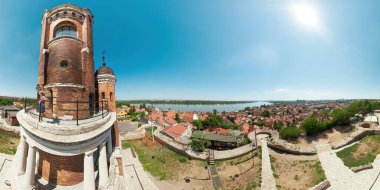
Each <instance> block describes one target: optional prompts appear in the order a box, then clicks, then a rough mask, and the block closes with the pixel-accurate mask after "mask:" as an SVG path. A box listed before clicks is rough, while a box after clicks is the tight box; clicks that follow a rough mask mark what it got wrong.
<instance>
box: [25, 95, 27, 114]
mask: <svg viewBox="0 0 380 190" xmlns="http://www.w3.org/2000/svg"><path fill="white" fill-rule="evenodd" d="M26 100H27V98H26V97H25V98H24V110H25V111H26Z"/></svg>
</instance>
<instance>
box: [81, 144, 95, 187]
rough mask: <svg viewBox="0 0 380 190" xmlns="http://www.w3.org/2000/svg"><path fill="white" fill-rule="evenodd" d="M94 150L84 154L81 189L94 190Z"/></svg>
mask: <svg viewBox="0 0 380 190" xmlns="http://www.w3.org/2000/svg"><path fill="white" fill-rule="evenodd" d="M96 150H97V148H96V149H94V150H92V151H90V152H86V153H85V154H84V168H83V169H84V171H83V173H84V180H83V187H84V189H85V190H95V172H94V152H95V151H96Z"/></svg>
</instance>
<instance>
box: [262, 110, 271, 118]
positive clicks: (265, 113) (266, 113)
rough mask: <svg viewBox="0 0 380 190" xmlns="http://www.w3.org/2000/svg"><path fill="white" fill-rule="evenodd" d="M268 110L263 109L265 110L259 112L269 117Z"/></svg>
mask: <svg viewBox="0 0 380 190" xmlns="http://www.w3.org/2000/svg"><path fill="white" fill-rule="evenodd" d="M269 115H270V114H269V111H268V110H265V111H263V112H261V116H263V117H269Z"/></svg>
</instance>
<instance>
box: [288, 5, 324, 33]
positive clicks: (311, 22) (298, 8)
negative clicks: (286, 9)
mask: <svg viewBox="0 0 380 190" xmlns="http://www.w3.org/2000/svg"><path fill="white" fill-rule="evenodd" d="M292 12H293V14H294V16H295V18H296V19H297V21H298V23H299V24H300V25H302V26H304V27H308V28H313V29H318V28H319V18H318V14H317V11H316V9H315V7H313V6H311V5H308V4H295V5H293V6H292Z"/></svg>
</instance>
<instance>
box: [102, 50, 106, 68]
mask: <svg viewBox="0 0 380 190" xmlns="http://www.w3.org/2000/svg"><path fill="white" fill-rule="evenodd" d="M102 54H103V56H102V59H103V63H102V64H103V66H106V55H105V54H106V50H103V51H102Z"/></svg>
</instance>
